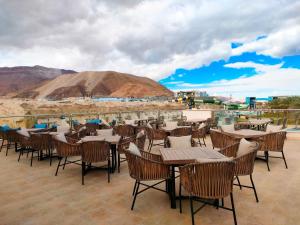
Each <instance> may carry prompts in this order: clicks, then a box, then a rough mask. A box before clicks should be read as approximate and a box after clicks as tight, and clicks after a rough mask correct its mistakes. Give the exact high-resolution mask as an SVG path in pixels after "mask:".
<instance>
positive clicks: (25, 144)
mask: <svg viewBox="0 0 300 225" xmlns="http://www.w3.org/2000/svg"><path fill="white" fill-rule="evenodd" d="M35 135H36V134H31V135H30V137H27V136H24V135H22V134H19V133H17V138H18V141H19V143H20V146H21V148H20V150H19V157H18V162H19V161H20V158H21V155H23V154H24V153H27V156H28V154H29V153H31V157H30V166H32V161H33V158H34V153H37V156H38V157H39V150H38V146H39V145H38V141H39V140H38V138H37V137H36V136H35Z"/></svg>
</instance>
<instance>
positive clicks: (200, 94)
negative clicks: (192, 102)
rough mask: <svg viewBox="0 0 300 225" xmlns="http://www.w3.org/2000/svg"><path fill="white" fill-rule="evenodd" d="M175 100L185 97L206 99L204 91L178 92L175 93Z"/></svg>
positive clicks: (206, 95)
mask: <svg viewBox="0 0 300 225" xmlns="http://www.w3.org/2000/svg"><path fill="white" fill-rule="evenodd" d="M175 95H176V97H177V98H187V97H208V96H209V95H208V94H207V92H206V91H178V92H176V93H175Z"/></svg>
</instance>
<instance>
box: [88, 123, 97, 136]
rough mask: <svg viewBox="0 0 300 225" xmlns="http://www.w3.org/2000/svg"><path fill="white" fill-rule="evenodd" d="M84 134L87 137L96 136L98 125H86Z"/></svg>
mask: <svg viewBox="0 0 300 225" xmlns="http://www.w3.org/2000/svg"><path fill="white" fill-rule="evenodd" d="M85 126H86V134H87V135H96V134H97V131H96V130H98V129H99V124H96V123H86V124H85Z"/></svg>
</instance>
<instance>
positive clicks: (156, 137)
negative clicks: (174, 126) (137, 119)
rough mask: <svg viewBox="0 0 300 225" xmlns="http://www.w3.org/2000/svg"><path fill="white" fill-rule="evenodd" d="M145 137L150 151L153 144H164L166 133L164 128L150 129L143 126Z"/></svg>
mask: <svg viewBox="0 0 300 225" xmlns="http://www.w3.org/2000/svg"><path fill="white" fill-rule="evenodd" d="M145 130H146V134H147V137H148V139H149V145H148V151H149V152H151V149H152V147H153V146H157V145H159V146H166V141H167V137H168V133H167V132H166V131H165V130H159V129H152V128H150V127H145ZM156 141H159V142H158V143H154V142H156Z"/></svg>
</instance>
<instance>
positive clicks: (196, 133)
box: [192, 126, 207, 146]
mask: <svg viewBox="0 0 300 225" xmlns="http://www.w3.org/2000/svg"><path fill="white" fill-rule="evenodd" d="M206 131H207V126H204V127H201V128H196V129H195V130H192V138H193V139H194V140H195V139H196V143H197V144H199V145H200V146H202V145H204V146H206V143H205V137H206V133H207V132H206ZM201 139H202V142H201Z"/></svg>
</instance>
